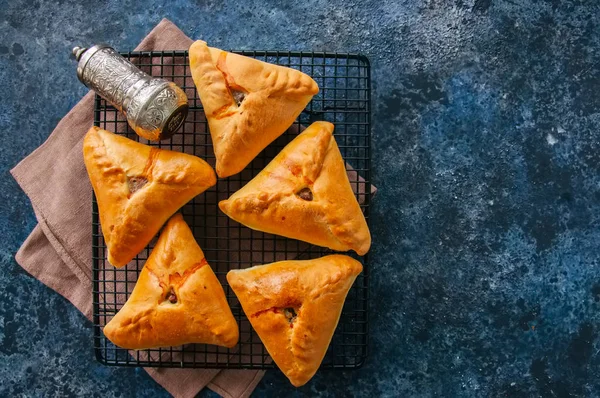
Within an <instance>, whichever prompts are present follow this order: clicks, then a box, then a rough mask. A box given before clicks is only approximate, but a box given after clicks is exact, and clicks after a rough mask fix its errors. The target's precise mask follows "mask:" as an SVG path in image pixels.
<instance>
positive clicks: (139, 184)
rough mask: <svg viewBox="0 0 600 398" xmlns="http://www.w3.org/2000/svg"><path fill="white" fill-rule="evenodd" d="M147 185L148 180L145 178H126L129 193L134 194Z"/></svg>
mask: <svg viewBox="0 0 600 398" xmlns="http://www.w3.org/2000/svg"><path fill="white" fill-rule="evenodd" d="M147 183H148V180H147V179H146V178H145V177H140V176H136V177H127V185H128V186H129V192H131V193H135V192H136V191H139V190H140V189H142V188H143V187H144V185H146V184H147Z"/></svg>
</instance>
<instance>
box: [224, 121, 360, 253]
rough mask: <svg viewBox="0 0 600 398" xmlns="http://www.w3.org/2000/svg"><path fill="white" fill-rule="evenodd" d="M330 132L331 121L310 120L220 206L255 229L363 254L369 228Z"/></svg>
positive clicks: (230, 215) (240, 221)
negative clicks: (308, 197)
mask: <svg viewBox="0 0 600 398" xmlns="http://www.w3.org/2000/svg"><path fill="white" fill-rule="evenodd" d="M332 134H333V125H332V124H331V123H328V122H315V123H313V124H311V125H310V126H309V127H308V128H307V129H306V130H304V132H302V133H301V134H299V135H298V137H296V138H295V139H294V140H293V141H292V142H290V143H289V144H288V145H287V146H286V147H285V148H284V149H283V150H282V151H281V152H280V153H279V154H278V155H277V156H276V157H275V158H274V159H273V160H272V161H271V163H269V164H268V165H267V167H265V169H264V170H263V171H261V172H260V173H259V174H258V175H257V176H256V177H254V179H252V180H251V181H250V182H248V184H246V185H245V186H244V187H242V188H241V189H240V190H239V191H237V192H236V193H234V194H233V195H232V196H231V197H230V198H229V199H227V200H224V201H221V202H220V203H219V208H220V209H221V210H222V211H223V212H224V213H225V214H227V215H228V216H229V217H231V218H232V219H234V220H235V221H237V222H239V223H241V224H244V225H246V226H247V227H250V228H252V229H255V230H259V231H264V232H268V233H272V234H276V235H282V236H285V237H288V238H292V239H299V240H302V241H305V242H309V243H312V244H315V245H319V246H324V247H328V248H330V249H333V250H337V251H348V250H354V251H355V252H356V253H358V254H359V255H364V254H365V253H367V252H368V251H369V247H370V246H371V234H370V232H369V227H368V226H367V222H366V220H365V217H364V215H363V213H362V211H361V209H360V205H359V204H358V202H357V200H356V197H355V196H354V192H353V191H352V187H351V186H350V182H349V180H348V176H347V174H346V168H345V165H344V161H343V159H342V155H341V153H340V150H339V148H338V146H337V143H336V142H335V139H334V138H333V135H332ZM307 188H308V189H309V190H310V192H311V195H312V200H305V199H303V198H302V192H303V190H306V189H307Z"/></svg>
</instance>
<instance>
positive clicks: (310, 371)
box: [227, 254, 362, 387]
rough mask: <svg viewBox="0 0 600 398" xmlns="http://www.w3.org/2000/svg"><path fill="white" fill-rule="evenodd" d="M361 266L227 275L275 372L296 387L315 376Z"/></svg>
mask: <svg viewBox="0 0 600 398" xmlns="http://www.w3.org/2000/svg"><path fill="white" fill-rule="evenodd" d="M361 271H362V265H361V264H360V263H359V262H358V261H356V260H354V259H353V258H351V257H348V256H344V255H339V254H335V255H331V256H325V257H321V258H318V259H315V260H305V261H280V262H277V263H272V264H267V265H260V266H256V267H252V268H248V269H244V270H232V271H229V273H228V274H227V281H228V282H229V285H230V286H231V288H232V289H233V291H234V292H235V294H236V296H237V297H238V299H239V300H240V303H241V305H242V309H243V310H244V313H245V314H246V316H247V317H248V319H249V320H250V323H251V324H252V327H254V330H256V333H258V336H259V337H260V339H261V340H262V342H263V344H264V345H265V348H266V349H267V351H268V352H269V354H270V355H271V358H273V360H274V361H275V363H276V364H277V366H279V369H281V371H282V372H283V373H284V374H285V375H286V376H287V378H288V379H290V381H291V382H292V384H293V385H294V386H296V387H299V386H301V385H303V384H305V383H306V382H307V381H308V380H310V378H311V377H313V375H314V374H315V372H316V371H317V369H318V368H319V366H320V365H321V362H322V361H323V357H324V356H325V353H326V352H327V347H328V346H329V343H330V342H331V337H332V336H333V332H334V331H335V328H336V326H337V324H338V321H339V319H340V314H341V312H342V307H343V306H344V301H345V300H346V295H347V294H348V290H349V289H350V287H351V286H352V284H353V283H354V280H355V279H356V276H357V275H358V274H360V272H361Z"/></svg>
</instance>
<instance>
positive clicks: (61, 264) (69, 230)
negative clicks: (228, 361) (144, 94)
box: [11, 19, 374, 398]
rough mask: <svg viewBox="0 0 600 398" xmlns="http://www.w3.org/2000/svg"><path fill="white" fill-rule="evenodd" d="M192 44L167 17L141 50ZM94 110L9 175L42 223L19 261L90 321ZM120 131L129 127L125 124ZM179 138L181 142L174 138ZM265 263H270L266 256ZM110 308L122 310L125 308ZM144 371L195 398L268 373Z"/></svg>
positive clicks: (68, 122) (239, 388)
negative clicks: (85, 147) (88, 160)
mask: <svg viewBox="0 0 600 398" xmlns="http://www.w3.org/2000/svg"><path fill="white" fill-rule="evenodd" d="M191 43H192V40H191V39H190V38H188V37H187V36H186V35H185V34H184V33H183V32H182V31H181V30H179V28H177V27H176V26H175V25H174V24H173V23H171V22H170V21H168V20H166V19H163V20H162V21H161V22H160V23H159V24H158V25H157V26H156V27H155V28H154V29H153V30H152V31H151V32H150V33H149V34H148V36H146V38H144V40H142V42H141V43H140V44H139V46H138V47H137V48H136V50H140V51H141V50H144V51H148V50H157V51H160V50H178V49H187V48H189V46H190V44H191ZM176 83H179V84H180V85H181V83H180V82H177V81H176ZM189 95H192V96H193V93H191V94H190V93H188V96H189ZM93 108H94V93H93V92H90V93H88V94H87V95H85V96H84V97H83V99H82V100H81V101H80V102H79V103H78V104H77V105H75V107H74V108H73V109H72V110H71V111H70V112H69V113H68V114H67V115H66V116H65V117H64V118H63V119H62V120H61V121H60V122H59V123H58V125H57V126H56V129H55V130H54V131H53V132H52V134H51V135H50V137H49V138H48V140H47V141H46V142H45V143H44V144H42V145H41V146H40V147H39V148H37V149H36V150H35V151H34V152H33V153H32V154H30V155H29V156H28V157H26V158H25V159H23V160H22V161H21V162H20V163H19V164H18V165H17V166H16V167H15V168H14V169H12V170H11V173H12V175H13V176H14V178H15V179H16V180H17V182H18V183H19V185H20V186H21V188H22V189H23V190H24V191H25V193H26V194H27V196H28V197H29V198H30V200H31V203H32V206H33V209H34V212H35V214H36V217H37V220H38V225H37V226H36V227H35V228H34V230H33V231H32V232H31V234H30V235H29V237H28V238H27V240H26V241H25V242H24V243H23V245H22V246H21V248H20V249H19V251H18V253H17V254H16V256H15V257H16V260H17V262H18V263H19V264H20V265H21V266H22V267H23V268H24V269H25V270H26V271H27V272H29V273H30V274H31V275H32V276H34V277H35V278H37V279H39V280H40V281H41V282H42V283H44V284H45V285H47V286H48V287H50V288H51V289H53V290H55V291H57V292H58V293H60V294H61V295H63V296H64V297H65V298H67V299H68V300H69V301H71V302H72V303H73V304H74V305H75V306H76V307H77V308H78V309H79V310H80V311H81V312H82V313H83V314H85V316H86V317H88V318H89V319H91V318H92V259H91V242H92V236H91V235H92V227H91V221H92V214H91V212H92V206H91V200H92V190H91V186H90V183H89V180H88V177H87V172H86V170H85V166H84V163H83V156H82V142H83V137H84V135H85V133H86V132H87V130H88V129H89V127H90V126H91V125H92V120H93ZM120 125H121V126H123V128H125V127H126V122H124V119H123V121H122V123H120ZM173 139H174V140H177V139H182V138H181V137H177V135H176V136H175V137H174V138H173ZM174 145H177V142H176V141H174ZM197 155H199V156H201V157H203V156H202V154H197ZM49 159H51V160H52V161H49ZM32 171H34V172H32ZM348 173H349V175H350V176H351V181H358V179H357V177H356V174H355V172H354V171H352V170H350V168H349V171H348ZM355 185H356V186H353V188H354V189H355V190H356V191H357V192H359V197H364V186H365V184H355ZM372 192H374V189H372ZM262 260H263V261H265V262H267V261H266V260H267V259H266V258H263V259H262ZM270 260H271V261H275V260H279V259H275V258H273V259H270ZM105 267H109V268H108V269H112V266H110V265H108V264H103V267H102V268H103V269H105ZM120 291H123V290H120ZM109 296H110V295H109ZM122 296H123V297H122V300H124V299H125V297H124V295H122ZM110 304H114V305H118V306H120V305H121V304H122V302H118V303H110ZM145 370H146V371H147V372H148V373H149V374H150V376H151V377H152V378H154V379H155V380H156V381H157V382H158V383H159V384H160V385H162V386H163V387H164V388H165V389H166V390H167V391H168V392H169V393H171V394H172V395H174V396H176V397H193V396H195V395H196V394H197V393H198V392H199V391H200V390H201V389H202V388H204V387H208V388H210V389H211V390H213V391H215V392H217V393H218V394H220V395H222V396H225V397H235V398H237V397H246V396H249V395H250V393H251V392H252V391H253V390H254V388H255V387H256V385H257V384H258V382H259V381H260V379H261V378H262V376H263V375H264V371H255V370H218V369H166V368H145Z"/></svg>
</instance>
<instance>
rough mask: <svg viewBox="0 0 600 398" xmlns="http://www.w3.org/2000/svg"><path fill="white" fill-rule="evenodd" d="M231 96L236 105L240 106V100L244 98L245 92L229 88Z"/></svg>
mask: <svg viewBox="0 0 600 398" xmlns="http://www.w3.org/2000/svg"><path fill="white" fill-rule="evenodd" d="M231 96H232V97H233V100H234V101H235V103H236V104H237V106H240V105H241V104H242V101H244V98H246V93H244V92H242V91H238V90H231Z"/></svg>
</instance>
